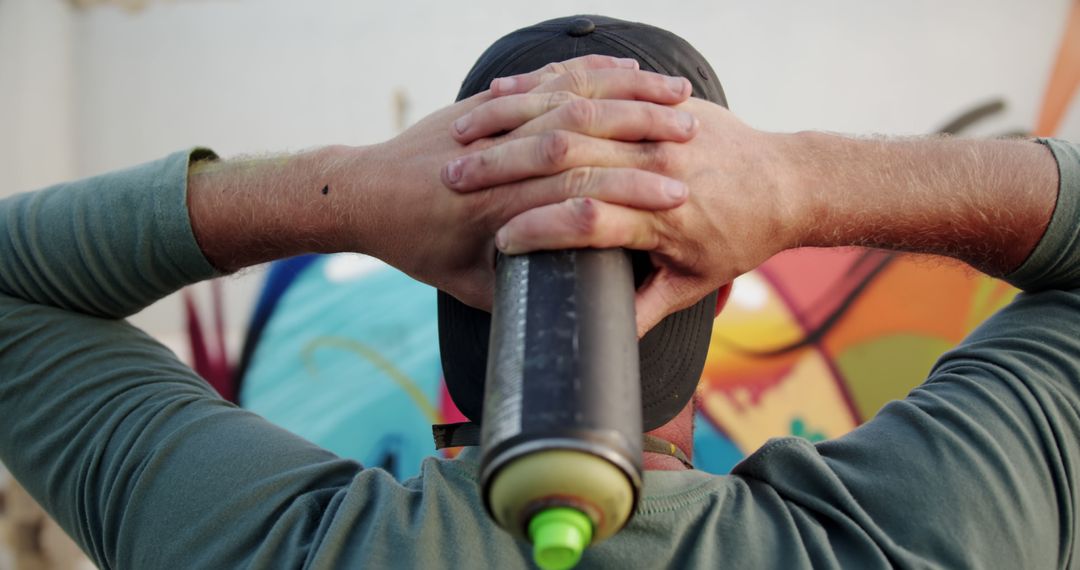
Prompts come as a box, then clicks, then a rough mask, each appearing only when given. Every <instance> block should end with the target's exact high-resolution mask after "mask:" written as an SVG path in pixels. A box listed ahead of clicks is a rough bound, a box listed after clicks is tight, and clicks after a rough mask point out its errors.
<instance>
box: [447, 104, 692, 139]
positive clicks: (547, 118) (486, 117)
mask: <svg viewBox="0 0 1080 570" xmlns="http://www.w3.org/2000/svg"><path fill="white" fill-rule="evenodd" d="M697 128H698V121H697V119H696V118H695V117H694V116H693V115H692V114H690V113H687V112H686V111H681V110H677V109H674V108H671V107H668V106H664V105H657V104H655V103H649V102H645V101H619V100H592V99H584V98H581V97H580V96H578V95H576V94H574V93H571V92H569V91H553V92H550V93H526V94H521V95H511V96H509V97H500V98H498V99H493V100H491V101H489V102H487V103H484V104H483V105H480V106H479V107H477V108H475V109H473V110H472V111H471V112H469V113H467V114H466V115H464V116H462V117H461V118H459V119H458V120H457V121H455V122H454V128H453V129H452V133H451V134H452V135H453V136H454V138H455V139H457V141H458V142H460V143H462V144H468V143H470V142H472V141H473V140H476V139H479V138H482V137H486V136H490V135H494V134H496V133H501V132H505V131H514V132H513V133H511V135H510V136H511V138H516V137H519V136H524V135H529V134H535V133H540V132H543V131H551V130H567V131H573V132H577V133H581V134H586V135H589V136H593V137H599V138H606V139H616V140H624V141H639V140H653V141H673V142H685V141H688V140H690V139H691V138H693V136H694V135H695V134H696V133H697Z"/></svg>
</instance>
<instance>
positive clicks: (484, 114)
mask: <svg viewBox="0 0 1080 570" xmlns="http://www.w3.org/2000/svg"><path fill="white" fill-rule="evenodd" d="M574 99H580V97H579V96H578V95H575V94H573V93H571V92H569V91H552V92H549V93H519V94H516V95H507V96H506V97H499V98H496V99H492V100H490V101H488V102H486V103H484V104H482V105H478V106H477V107H475V108H474V109H473V110H471V111H469V112H468V113H466V114H464V115H462V116H461V117H458V118H457V120H455V121H454V123H453V124H452V125H451V129H450V135H451V136H452V137H454V140H456V141H457V142H459V143H461V144H469V143H471V142H473V141H474V140H476V139H479V138H483V137H487V136H491V135H494V134H496V133H501V132H504V131H512V130H514V129H516V128H518V127H519V126H521V125H524V124H525V123H527V122H529V121H531V120H533V119H535V118H536V117H539V116H541V115H543V114H545V113H547V112H549V111H551V110H553V109H556V108H558V107H560V106H562V105H565V104H566V103H569V102H571V101H573V100H574Z"/></svg>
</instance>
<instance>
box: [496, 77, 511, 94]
mask: <svg viewBox="0 0 1080 570" xmlns="http://www.w3.org/2000/svg"><path fill="white" fill-rule="evenodd" d="M516 84H517V80H516V79H514V78H513V77H500V78H498V79H495V80H493V81H492V82H491V90H492V91H494V92H495V93H506V92H507V91H510V90H512V89H513V88H514V85H516Z"/></svg>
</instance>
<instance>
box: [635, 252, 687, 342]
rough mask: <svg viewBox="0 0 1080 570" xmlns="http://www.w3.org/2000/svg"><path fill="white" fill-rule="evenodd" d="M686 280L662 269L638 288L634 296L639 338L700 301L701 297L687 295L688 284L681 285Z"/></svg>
mask: <svg viewBox="0 0 1080 570" xmlns="http://www.w3.org/2000/svg"><path fill="white" fill-rule="evenodd" d="M686 279H687V278H685V277H679V276H676V275H674V274H673V273H671V272H670V271H667V270H665V269H664V268H660V269H658V270H657V271H656V272H654V273H653V274H652V275H650V276H649V278H648V279H646V280H645V283H643V284H642V285H641V287H639V288H638V290H637V293H636V294H635V296H634V297H635V299H634V311H635V313H636V316H637V334H638V338H641V337H643V336H645V333H647V332H649V331H650V330H652V328H653V327H655V326H656V325H657V323H659V322H660V321H662V320H664V319H665V318H667V316H668V315H670V314H672V313H674V312H675V311H680V310H682V309H685V308H686V307H689V306H690V305H693V304H694V303H696V302H697V301H698V300H700V296H697V295H686V294H685V292H686V291H687V287H686V285H688V284H687V283H680V281H686ZM679 285H682V286H679Z"/></svg>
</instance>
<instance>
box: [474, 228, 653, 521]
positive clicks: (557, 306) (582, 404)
mask: <svg viewBox="0 0 1080 570" xmlns="http://www.w3.org/2000/svg"><path fill="white" fill-rule="evenodd" d="M638 362H639V360H638V341H637V335H636V329H635V323H634V282H633V271H632V268H631V263H630V259H629V256H628V255H627V253H626V252H625V251H623V250H617V249H609V250H566V251H553V252H541V253H533V254H529V255H524V256H509V257H503V258H501V259H500V261H499V267H498V268H497V282H496V293H495V306H494V310H493V312H492V327H491V341H490V351H489V358H488V371H487V381H486V389H485V396H484V398H485V399H484V418H483V421H482V424H481V425H482V433H481V446H482V450H483V451H482V460H481V484H482V485H483V488H484V500H485V504H486V505H487V507H488V510H489V512H491V513H492V514H493V515H494V514H495V513H496V512H497V511H498V512H505V511H502V510H500V507H501V505H492V504H491V503H490V501H491V494H490V491H491V488H492V485H493V483H494V481H495V480H496V479H497V478H498V477H499V476H500V473H501V472H502V471H503V470H504V469H506V468H507V467H508V466H511V465H512V464H514V463H515V462H517V461H520V460H522V459H523V458H526V457H531V459H530V460H529V461H530V465H531V466H533V467H532V468H536V466H538V465H541V466H542V464H543V462H542V461H540V460H538V459H537V457H538V455H537V454H540V455H541V456H542V455H543V454H544V453H545V452H548V451H553V450H559V451H566V452H575V453H581V454H585V455H588V456H590V457H592V458H598V459H600V460H602V462H603V463H604V464H606V465H608V466H610V467H611V468H612V469H614V470H617V472H618V473H619V474H620V475H621V477H622V479H623V480H625V484H626V488H624V489H619V490H615V489H613V490H612V492H616V493H626V492H629V493H630V494H631V495H632V499H631V501H632V503H633V504H636V502H637V496H638V494H639V491H640V488H641V432H642V425H641V383H640V376H639V367H638ZM551 457H553V458H554V457H558V458H559V459H558V461H559V463H558V464H559V465H560V466H561V467H560V470H559V471H558V472H552V473H551V474H550V476H551V477H556V478H562V477H565V478H566V483H567V485H566V488H567V489H575V490H577V491H575V492H580V493H585V494H590V493H596V492H597V491H595V490H588V491H586V490H583V489H585V487H581V486H576V485H575V484H574V482H573V478H575V477H582V476H586V477H587V476H590V474H593V475H596V474H598V473H600V471H603V470H604V468H599V467H597V466H598V465H599V464H597V463H596V462H594V461H591V460H588V461H582V462H580V464H581V465H582V466H583V469H582V471H581V472H578V473H575V472H574V471H575V470H574V468H573V465H575V463H574V461H569V462H567V461H566V457H568V456H567V455H566V454H556V455H552V456H551ZM569 457H583V456H574V455H572V454H571V455H570V456H569ZM538 461H540V462H539V463H538ZM553 461H555V460H554V459H553ZM586 464H588V465H590V467H588V468H585V467H584V466H585V465H586ZM598 476H600V477H601V478H605V477H607V476H608V475H606V474H605V475H598ZM544 486H545V487H546V488H547V490H546V491H543V493H547V494H548V495H552V496H532V494H533V493H534V492H539V491H535V490H531V489H521V490H520V494H518V493H515V492H511V493H505V492H503V493H500V494H499V496H500V497H507V496H516V497H519V498H521V497H525V499H523V502H522V506H521V508H524V509H526V510H528V509H533V508H541V507H546V506H552V505H556V504H568V505H571V506H576V507H578V508H580V509H582V510H584V511H586V512H589V513H590V516H591V517H593V518H594V524H598V525H601V526H603V527H604V528H606V529H608V530H609V531H611V532H614V531H612V530H611V529H612V528H614V530H618V528H621V527H622V526H623V525H624V524H625V523H626V520H619V521H614V520H609V519H610V518H611V516H612V515H613V514H614V513H612V512H610V511H611V510H612V509H609V508H606V507H605V506H604V505H605V504H608V502H611V501H612V500H613V498H612V497H606V498H605V497H600V496H588V497H585V496H581V497H579V496H573V493H570V494H565V495H561V496H554V495H558V494H557V493H554V492H553V491H552V489H554V488H558V485H555V487H551V486H548V485H544ZM620 496H621V495H620ZM525 505H532V506H531V507H530V506H525ZM515 508H517V507H515ZM617 510H619V511H621V508H620V509H617ZM630 512H632V508H631V509H630ZM528 516H529V513H528V512H525V513H516V514H515V515H514V516H511V517H509V520H508V517H507V516H497V517H496V520H499V521H500V524H504V526H505V524H507V523H509V524H510V525H511V526H514V527H517V526H519V524H520V520H526V521H527V518H528ZM619 516H625V517H626V518H628V517H629V514H626V515H619ZM597 517H599V518H600V519H602V520H601V521H597V520H596V518H597ZM500 519H503V520H500ZM507 530H509V531H510V532H512V533H515V534H518V535H521V534H522V533H523V532H524V530H523V529H522V528H507ZM609 534H610V533H608V532H600V533H598V534H597V538H598V539H602V538H604V537H605V536H606V535H609Z"/></svg>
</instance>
